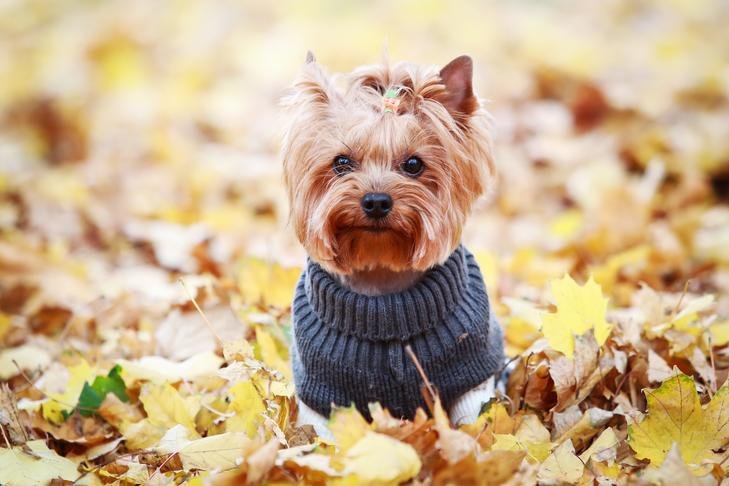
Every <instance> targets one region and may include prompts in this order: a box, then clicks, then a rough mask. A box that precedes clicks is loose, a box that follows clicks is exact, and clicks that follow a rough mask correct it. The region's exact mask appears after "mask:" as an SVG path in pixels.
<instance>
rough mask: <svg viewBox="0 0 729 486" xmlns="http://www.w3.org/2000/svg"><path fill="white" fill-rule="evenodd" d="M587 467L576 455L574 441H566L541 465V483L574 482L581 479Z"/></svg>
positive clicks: (539, 475)
mask: <svg viewBox="0 0 729 486" xmlns="http://www.w3.org/2000/svg"><path fill="white" fill-rule="evenodd" d="M584 469H585V467H584V465H583V464H582V461H580V458H579V457H577V456H576V455H575V448H574V446H573V445H572V441H569V440H567V441H565V442H563V443H562V444H561V445H560V446H559V447H557V448H556V449H555V450H554V452H553V453H552V454H550V455H549V457H547V458H546V459H545V460H544V462H543V463H542V465H541V466H539V474H538V476H537V477H538V478H539V483H540V484H564V483H568V484H574V483H576V482H578V481H579V480H580V478H581V477H582V473H583V471H584Z"/></svg>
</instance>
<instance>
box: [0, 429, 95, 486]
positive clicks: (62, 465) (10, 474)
mask: <svg viewBox="0 0 729 486" xmlns="http://www.w3.org/2000/svg"><path fill="white" fill-rule="evenodd" d="M25 447H27V450H28V452H26V451H25V450H24V449H23V448H22V447H13V448H11V449H0V483H2V484H7V485H8V486H26V485H29V484H48V483H49V482H50V481H52V480H54V479H63V480H65V481H75V480H76V479H78V477H79V476H81V473H80V472H78V470H77V468H76V464H75V463H74V462H73V461H71V460H69V459H66V458H65V457H61V456H59V455H58V454H57V453H56V451H53V450H51V449H49V448H48V446H47V445H46V443H45V441H43V440H32V441H30V442H26V444H25Z"/></svg>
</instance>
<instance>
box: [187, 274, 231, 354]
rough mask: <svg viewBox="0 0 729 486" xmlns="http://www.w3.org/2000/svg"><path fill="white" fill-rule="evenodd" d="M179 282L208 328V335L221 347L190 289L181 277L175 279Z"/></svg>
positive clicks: (220, 342)
mask: <svg viewBox="0 0 729 486" xmlns="http://www.w3.org/2000/svg"><path fill="white" fill-rule="evenodd" d="M177 280H178V281H179V282H180V285H182V288H183V289H185V292H187V296H188V297H189V298H190V302H192V305H194V306H195V309H197V311H198V312H199V313H200V316H201V317H202V318H203V321H205V324H206V325H207V326H208V330H209V331H210V333H211V334H212V335H213V337H215V339H216V340H217V341H218V344H220V345H221V346H222V345H223V340H222V339H221V338H220V336H218V333H217V332H215V329H213V325H212V324H210V321H209V320H208V318H207V317H206V316H205V313H204V312H203V311H202V309H201V308H200V306H199V305H197V300H195V297H194V296H193V295H192V292H190V289H189V288H188V287H187V284H185V281H184V280H183V279H182V277H180V278H178V279H177Z"/></svg>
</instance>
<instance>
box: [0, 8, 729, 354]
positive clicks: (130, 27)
mask: <svg viewBox="0 0 729 486" xmlns="http://www.w3.org/2000/svg"><path fill="white" fill-rule="evenodd" d="M727 25H729V5H728V4H727V3H726V2H725V1H722V0H716V1H703V0H655V1H635V0H607V1H597V0H595V1H583V2H566V1H565V2H562V1H526V0H523V1H513V2H483V1H459V2H438V1H430V0H423V1H403V2H387V1H371V2H354V1H334V0H330V1H327V0H321V1H316V2H300V1H293V0H292V1H277V2H255V1H243V2H241V1H219V2H196V1H170V2H150V1H146V0H141V1H129V0H126V1H91V0H74V1H67V0H58V1H54V2H44V1H34V0H17V1H15V0H2V1H0V289H1V290H2V291H3V292H2V293H3V295H4V297H3V298H2V299H0V301H1V302H0V310H1V311H2V312H5V313H10V314H12V313H19V312H20V310H19V309H21V308H22V313H24V314H25V315H27V316H33V315H37V313H38V312H40V311H41V310H42V309H45V308H48V307H51V308H53V306H56V307H59V308H65V309H69V312H70V313H71V314H69V315H73V316H75V317H74V318H76V316H79V315H81V316H84V315H85V316H87V318H88V316H95V318H96V319H97V320H103V317H102V316H100V315H99V314H98V312H99V310H98V308H93V307H89V303H90V302H96V300H95V299H98V298H99V297H100V296H101V297H103V298H105V299H122V298H126V297H129V296H132V297H133V301H134V306H136V307H139V306H141V305H142V303H143V302H144V303H145V304H144V305H146V306H148V307H147V310H146V311H145V312H146V313H145V314H144V315H154V313H155V312H157V313H158V315H163V314H164V313H165V312H166V311H167V310H168V309H169V305H170V303H173V302H178V301H180V302H181V301H184V300H185V299H186V296H185V295H184V294H181V290H180V288H179V284H178V283H177V282H176V278H177V277H178V276H180V275H207V276H208V277H209V278H213V279H214V282H215V283H216V285H223V286H225V285H229V286H231V288H236V289H237V290H239V291H240V292H241V293H242V295H244V296H246V295H247V296H248V297H249V298H250V299H251V301H254V300H256V299H258V298H259V297H262V296H265V298H266V299H267V301H268V303H272V304H279V305H284V306H285V304H286V303H287V302H288V299H289V298H290V295H291V290H292V287H293V280H294V279H295V278H296V275H297V273H298V269H297V267H300V266H301V265H302V264H303V262H304V258H305V255H304V253H303V250H302V249H301V247H300V246H299V245H298V243H297V242H296V241H295V239H294V238H293V235H292V232H291V230H290V228H289V227H288V226H287V221H286V219H287V207H286V201H285V198H284V192H283V186H282V182H281V164H280V160H279V158H278V155H277V151H278V147H279V135H280V133H279V128H280V124H281V123H280V122H281V115H280V113H279V109H278V106H277V103H278V99H279V98H280V96H281V95H282V94H283V92H284V90H285V89H286V87H287V86H289V85H290V84H291V82H292V81H293V79H294V78H295V77H296V75H297V73H298V70H299V69H300V67H301V65H302V64H303V62H304V58H305V53H306V51H307V49H311V50H312V51H313V52H314V53H315V54H316V57H317V60H318V61H319V62H320V63H321V64H323V65H324V66H326V67H327V68H328V69H329V70H330V71H331V72H347V71H350V70H351V69H353V68H355V67H356V66H359V65H361V64H369V63H376V62H379V61H381V60H382V58H383V51H385V50H386V51H387V52H388V53H389V58H390V59H391V60H393V61H398V60H408V61H412V62H417V63H425V64H433V65H436V66H442V65H444V64H445V63H447V62H448V61H450V60H451V59H452V58H454V57H456V56H458V55H460V54H463V53H468V54H470V55H471V56H472V57H473V59H474V62H475V68H476V73H475V84H476V87H477V92H478V93H479V95H480V96H481V97H483V98H484V103H485V106H486V107H487V109H488V110H489V111H490V112H491V113H492V115H493V118H494V141H495V149H496V161H497V165H498V171H499V176H498V179H497V180H495V181H494V184H493V190H492V192H491V194H490V195H489V197H487V198H485V199H484V201H482V202H481V203H479V205H478V207H477V208H476V212H475V214H474V216H473V218H472V219H471V220H470V221H469V223H468V226H467V228H466V231H465V235H464V240H465V242H466V243H467V245H468V246H469V247H470V248H471V249H473V250H474V251H475V252H476V253H477V255H478V258H479V261H480V263H481V265H482V268H483V270H484V274H485V275H486V278H487V280H488V284H489V288H490V289H491V290H490V292H491V293H492V294H493V295H495V298H496V299H498V298H499V297H503V296H509V297H519V298H522V299H538V298H539V297H540V295H541V294H542V292H543V290H544V286H545V283H546V282H547V281H548V280H549V279H551V278H555V277H559V276H561V275H562V274H564V273H565V272H572V273H573V274H574V275H577V276H579V278H583V277H585V276H586V275H587V274H593V275H595V278H596V279H597V280H598V282H599V283H600V284H601V285H602V287H603V290H604V291H605V292H606V293H607V294H608V295H610V296H611V297H612V299H613V302H614V303H617V304H618V305H622V304H627V303H629V302H630V299H631V296H632V295H633V292H634V291H635V290H636V289H637V288H638V286H639V284H640V282H646V283H647V284H649V285H650V286H652V287H654V288H657V289H661V290H667V291H672V292H679V293H680V292H681V291H682V290H683V289H684V287H685V286H686V285H687V282H689V284H688V289H689V290H690V291H692V292H711V293H715V294H718V295H719V296H720V299H719V308H718V309H719V313H720V314H723V315H725V316H726V315H729V297H727V296H728V295H729V270H728V266H729V207H728V206H727V202H728V201H729V101H728V99H727V95H728V93H729V29H727V28H726V26H727ZM251 282H255V283H254V284H251ZM201 285H202V284H201ZM264 294H265V295H264ZM161 302H164V305H163V304H160V303H161ZM105 309H106V307H105ZM150 309H151V310H150ZM512 311H513V309H512ZM499 312H500V313H501V314H505V313H507V309H506V308H505V307H503V306H500V311H499ZM67 318H68V316H67ZM66 320H67V319H66ZM38 322H46V320H41V321H38ZM63 322H66V321H63ZM134 322H137V321H134ZM137 324H138V322H137ZM43 325H46V324H43ZM135 325H136V324H135ZM140 326H141V325H140ZM142 327H144V326H142ZM520 336H521V337H520ZM522 337H523V333H522V334H521V335H516V336H515V335H513V334H512V335H511V338H510V339H512V343H511V345H512V346H513V349H514V348H516V349H518V348H519V347H520V339H521V338H522ZM107 338H108V340H110V341H109V342H114V343H118V339H117V340H111V338H110V337H108V336H107V337H106V338H105V339H107ZM7 339H9V338H7V337H6V340H7ZM524 339H527V338H524ZM524 344H525V343H524V342H521V345H524ZM109 349H111V348H109Z"/></svg>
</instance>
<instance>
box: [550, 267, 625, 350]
mask: <svg viewBox="0 0 729 486" xmlns="http://www.w3.org/2000/svg"><path fill="white" fill-rule="evenodd" d="M551 288H552V293H553V294H554V300H555V303H556V305H557V312H555V313H549V314H544V315H542V332H543V333H544V336H545V337H546V338H547V341H548V342H549V345H550V346H551V347H552V348H553V349H555V350H557V351H560V352H562V353H564V354H565V355H566V356H567V357H569V358H572V357H573V356H574V351H575V336H581V335H582V334H585V333H586V332H588V331H590V330H592V331H593V332H594V334H595V340H596V341H597V344H598V345H602V344H603V343H604V342H605V340H606V339H607V338H608V336H609V335H610V330H611V326H610V324H608V323H607V321H606V320H605V312H606V310H607V301H608V299H607V298H605V297H603V295H602V291H601V290H600V286H599V285H598V284H597V283H595V281H594V280H593V279H592V277H590V279H588V281H587V282H586V283H585V285H583V286H579V285H578V284H577V282H575V281H574V280H573V279H572V277H570V276H569V275H565V276H564V277H563V278H561V279H559V280H554V281H552V282H551Z"/></svg>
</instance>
